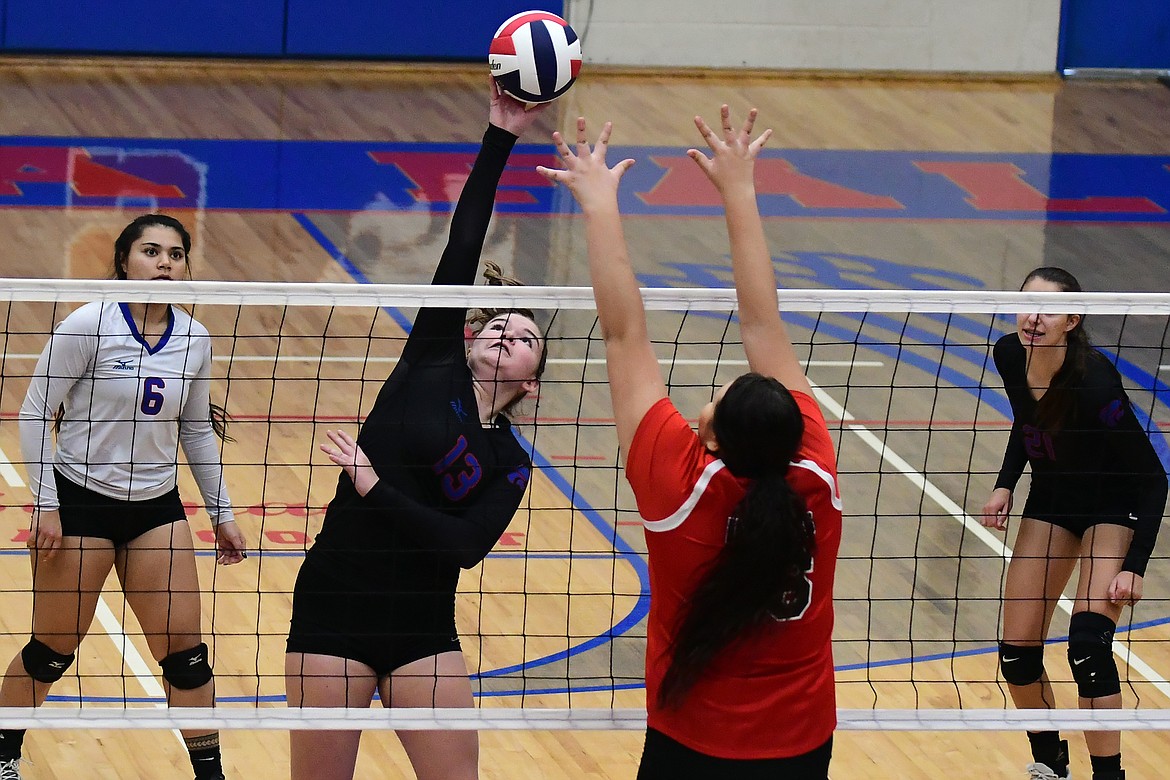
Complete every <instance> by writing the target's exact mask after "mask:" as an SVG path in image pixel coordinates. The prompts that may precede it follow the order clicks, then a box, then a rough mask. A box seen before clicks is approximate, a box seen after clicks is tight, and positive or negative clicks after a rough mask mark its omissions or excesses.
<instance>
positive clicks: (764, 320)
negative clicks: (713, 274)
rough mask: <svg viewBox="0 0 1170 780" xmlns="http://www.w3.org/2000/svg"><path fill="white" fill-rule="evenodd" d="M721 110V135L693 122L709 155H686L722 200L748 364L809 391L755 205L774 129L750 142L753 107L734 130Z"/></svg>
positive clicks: (699, 120)
mask: <svg viewBox="0 0 1170 780" xmlns="http://www.w3.org/2000/svg"><path fill="white" fill-rule="evenodd" d="M719 113H720V119H721V124H722V133H721V134H720V133H717V132H716V131H714V130H712V129H711V128H710V127H709V126H708V125H707V123H706V122H705V121H703V118H702V117H699V116H696V117H695V126H696V127H697V128H699V133H700V134H701V135H702V136H703V139H704V140H705V141H706V142H707V146H708V147H709V148H710V149H711V156H710V157H708V156H707V155H705V154H703V153H702V152H701V151H699V150H698V149H690V150H688V151H687V154H688V155H689V156H690V158H691V159H692V160H694V161H695V162H696V163H697V164H698V166H699V167H700V168H701V169H702V170H703V173H705V174H707V178H709V179H710V180H711V183H712V184H714V185H715V189H717V190H718V191H719V195H720V197H721V198H722V199H723V208H724V213H725V216H726V219H727V234H728V237H729V239H730V240H731V268H732V275H733V277H734V279H735V294H736V297H737V299H738V300H739V329H740V335H741V336H742V337H743V349H744V352H745V353H746V354H747V359H748V367H749V368H750V369H751V370H752V371H755V372H757V373H760V374H764V375H765V376H772V377H775V378H776V379H779V380H780V381H781V382H782V383H783V384H784V386H785V387H787V388H788V389H790V390H799V391H801V392H804V393H807V394H811V393H812V388H811V386H810V385H809V382H808V378H807V377H806V376H805V373H804V367H803V366H802V365H801V363H800V360H799V359H798V358H797V356H796V350H795V349H794V348H793V346H792V341H791V339H789V337H788V330H787V328H785V327H784V322H783V320H781V319H780V306H779V300H778V298H777V295H776V272H775V270H774V269H773V267H772V256H771V254H770V253H769V252H768V245H767V242H766V241H765V239H764V224H763V222H762V221H761V220H760V210H759V206H758V205H757V203H756V185H755V178H754V176H755V163H756V156H757V155H758V154H759V152H760V149H762V148H763V146H764V144H765V143H766V142H767V140H768V138H769V137H770V136H771V135H772V131H771V130H765V131H764V132H763V133H761V134H760V136H759V137H758V138H756V139H755V140H754V141H753V140H752V128H753V127H754V126H755V122H756V109H754V108H753V109H752V110H751V111H750V112H748V117H747V119H746V120H745V121H744V123H743V126H742V127H740V128H739V129H738V130H736V129H733V128H732V125H731V111H730V110H729V109H728V108H727V106H726V105H725V106H723V107H722V108H721V109H720V112H719Z"/></svg>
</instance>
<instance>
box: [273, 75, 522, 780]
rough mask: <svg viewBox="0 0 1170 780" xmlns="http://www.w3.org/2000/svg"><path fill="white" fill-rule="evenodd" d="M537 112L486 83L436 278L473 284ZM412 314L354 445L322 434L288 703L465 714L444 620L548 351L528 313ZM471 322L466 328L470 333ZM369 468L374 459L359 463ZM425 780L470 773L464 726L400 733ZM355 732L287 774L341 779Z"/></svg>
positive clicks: (298, 761)
mask: <svg viewBox="0 0 1170 780" xmlns="http://www.w3.org/2000/svg"><path fill="white" fill-rule="evenodd" d="M538 114H539V107H538V108H536V109H533V110H530V111H525V109H524V104H523V103H520V102H518V101H516V100H514V99H512V98H510V97H508V96H506V95H502V94H500V92H499V91H498V89H496V87H495V84H494V82H493V83H492V97H491V107H490V111H489V122H490V124H489V126H488V129H487V132H486V133H485V134H484V137H483V144H482V146H481V148H480V151H479V154H478V156H477V158H476V160H475V164H474V166H473V167H472V170H471V173H470V175H469V177H468V179H467V183H466V184H465V185H464V188H463V192H462V194H461V195H460V196H459V203H458V205H457V207H456V209H455V214H454V216H453V219H452V222H451V234H450V238H449V241H448V243H447V246H446V248H445V249H444V251H443V255H442V259H441V260H440V261H439V266H438V269H437V270H436V271H435V276H434V279H433V282H432V283H433V284H472V283H473V282H474V280H475V276H476V272H477V269H478V267H479V259H480V257H479V256H480V252H481V250H482V248H483V243H484V239H485V237H486V235H487V229H488V223H489V221H490V219H491V216H492V208H493V203H494V200H495V192H496V187H497V185H498V183H499V180H500V176H501V174H502V173H503V171H504V167H505V164H506V163H507V161H508V156H509V154H510V153H511V150H512V147H513V145H514V144H515V142H516V140H517V138H518V137H519V136H520V135H521V134H522V133H523V131H524V130H525V129H527V128H528V127H530V126H531V125H532V123H533V122H534V121H535V119H536V117H537V116H538ZM466 315H467V312H466V310H464V309H455V308H443V309H439V308H431V309H422V310H420V311H419V313H418V317H417V319H416V320H415V323H414V327H413V328H412V329H411V332H410V337H409V338H408V339H407V342H406V345H405V346H404V347H403V351H402V356H401V358H400V360H399V362H398V365H397V367H396V368H395V369H394V371H393V372H392V373H391V375H390V377H389V378H388V379H387V380H386V382H385V384H384V385H383V386H382V389H381V391H380V392H379V394H378V397H377V400H376V401H375V402H374V406H373V408H372V409H371V410H370V413H369V415H368V416H367V418H366V420H365V423H364V424H363V425H362V428H361V431H360V433H359V434H358V437H357V440H356V441H355V440H354V439H352V438H351V437H350V436H349V435H348V434H345V433H342V432H339V431H330V432H329V433H328V436H329V440H330V444H328V445H325V446H323V447H322V449H323V450H324V451H325V452H326V453H327V454H328V455H329V456H330V457H331V458H332V460H333V461H334V462H335V463H337V464H338V465H341V466H342V467H343V468H344V473H343V474H342V475H341V477H340V479H339V480H338V485H337V494H336V496H335V497H334V499H333V500H332V501H331V502H330V504H329V509H328V511H327V512H326V515H325V520H324V523H323V526H322V529H321V533H320V534H319V535H318V536H317V538H316V541H315V542H314V544H313V546H312V548H311V549H310V550H309V551H308V553H307V554H306V556H305V562H304V564H303V565H302V566H301V570H300V573H299V575H298V577H297V583H296V588H295V591H294V594H293V608H292V624H291V627H290V631H289V637H288V646H287V655H286V656H285V682H286V688H287V693H288V702H289V705H290V706H294V707H368V706H369V705H370V702H371V699H372V698H373V696H374V694H375V693H376V694H377V695H378V696H379V698H380V699H381V701H382V704H383V706H386V707H471V706H473V703H472V696H471V684H470V681H469V679H468V674H467V667H466V664H465V662H464V659H463V655H462V653H461V651H460V644H459V636H458V633H457V631H456V627H455V592H456V587H457V585H458V580H459V572H460V568H461V567H462V568H470V567H472V566H475V565H476V564H478V563H479V562H480V561H481V560H483V558H484V557H485V556H486V555H487V554H488V552H489V551H490V550H491V548H492V547H493V546H494V545H495V543H496V542H497V541H498V540H499V538H500V536H501V534H502V533H503V532H504V530H505V529H506V528H507V526H508V524H509V522H510V521H511V520H512V517H513V515H514V514H515V511H516V508H517V507H518V506H519V505H520V500H521V498H522V497H523V495H524V491H525V489H526V488H527V485H528V480H529V475H530V471H531V459H530V457H529V455H528V453H527V451H526V450H525V448H524V447H522V446H521V445H520V443H519V442H518V441H517V439H516V436H515V434H514V433H513V431H512V429H511V424H510V422H509V421H508V418H507V416H506V413H507V412H508V410H509V409H511V408H512V406H514V405H515V403H516V402H518V401H519V400H520V399H522V398H524V397H525V396H526V395H528V394H530V393H533V392H535V391H536V389H537V388H538V386H539V377H540V375H541V372H542V371H543V368H544V363H545V343H544V337H543V334H542V333H541V330H540V328H539V327H538V326H537V324H536V323H535V322H534V321H533V318H532V314H531V313H530V312H522V311H504V312H488V313H487V315H486V317H485V318H484V319H486V321H485V322H482V327H479V329H478V331H477V333H476V335H475V337H474V338H473V339H472V340H471V343H470V346H468V344H467V342H466V341H465V325H466V322H465V319H466ZM477 325H478V323H476V321H475V320H472V326H473V329H474V328H475V327H477ZM371 464H372V465H371ZM398 736H399V739H400V740H401V742H402V744H403V746H404V747H405V749H406V752H407V755H408V756H409V758H410V761H411V764H412V765H413V767H414V769H415V773H416V774H417V776H418V777H419V778H421V779H422V780H427V779H428V778H436V779H437V778H442V779H443V780H458V779H459V778H474V777H477V775H478V762H479V742H478V737H477V735H476V733H475V732H474V731H447V732H437V731H436V732H430V731H402V732H400V733H399V735H398ZM360 737H361V732H360V731H293V732H292V733H291V750H290V757H291V765H292V777H293V778H294V780H309V779H310V778H311V779H312V780H324V779H325V778H328V779H329V780H334V779H336V778H343V779H344V780H349V779H350V778H352V777H353V773H354V764H355V761H356V758H357V751H358V742H359V739H360Z"/></svg>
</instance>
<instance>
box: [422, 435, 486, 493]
mask: <svg viewBox="0 0 1170 780" xmlns="http://www.w3.org/2000/svg"><path fill="white" fill-rule="evenodd" d="M431 469H432V470H433V471H434V472H435V473H436V474H438V475H439V486H440V487H442V489H443V495H445V496H446V497H447V498H448V499H449V500H451V501H460V500H462V499H464V498H466V497H467V494H468V493H470V492H471V491H472V489H473V488H475V486H476V485H478V484H479V481H480V479H482V478H483V467H482V466H480V465H479V459H478V458H476V457H475V455H474V454H472V453H470V452H468V451H467V437H466V436H463V435H460V436H459V438H458V439H457V440H456V441H455V446H454V447H452V448H451V449H450V450H449V451H448V452H447V454H446V455H444V456H443V458H442V459H441V460H440V461H439V462H438V463H436V464H435V465H434V466H431Z"/></svg>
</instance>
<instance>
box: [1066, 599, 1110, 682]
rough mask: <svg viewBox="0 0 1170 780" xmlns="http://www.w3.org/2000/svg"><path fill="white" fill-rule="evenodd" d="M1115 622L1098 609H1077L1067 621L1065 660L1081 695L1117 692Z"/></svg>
mask: <svg viewBox="0 0 1170 780" xmlns="http://www.w3.org/2000/svg"><path fill="white" fill-rule="evenodd" d="M1116 628H1117V624H1116V623H1114V622H1113V621H1112V620H1110V619H1109V618H1107V617H1106V616H1105V615H1102V614H1100V613H1098V612H1078V613H1076V614H1075V615H1073V616H1072V620H1070V621H1069V624H1068V664H1069V666H1070V667H1071V668H1072V676H1073V679H1074V680H1076V683H1077V691H1078V692H1079V693H1080V695H1081V697H1082V698H1085V699H1099V698H1101V697H1102V696H1113V695H1114V694H1117V693H1121V679H1120V678H1119V677H1118V674H1117V659H1116V658H1114V657H1113V632H1114V630H1115V629H1116Z"/></svg>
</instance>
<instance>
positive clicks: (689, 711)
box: [626, 392, 841, 759]
mask: <svg viewBox="0 0 1170 780" xmlns="http://www.w3.org/2000/svg"><path fill="white" fill-rule="evenodd" d="M793 396H794V397H795V398H796V401H797V404H798V405H799V407H800V410H801V414H802V415H803V417H804V425H805V430H804V439H803V441H802V442H801V445H800V449H799V451H798V453H797V456H796V458H795V460H794V461H793V462H792V465H791V467H790V468H789V471H788V481H789V484H790V485H792V487H793V488H794V489H795V490H796V491H797V492H798V493H800V494H801V495H802V496H803V497H804V499H805V502H806V503H807V505H808V509H809V511H810V512H811V513H812V516H813V522H814V523H815V525H816V553H815V555H814V558H813V565H812V568H811V569H810V570H809V571H808V572H807V573H806V580H807V584H808V591H807V599H805V600H806V601H807V605H806V606H805V607H804V609H803V611H802V612H801V613H800V614H799V615H798V616H796V617H793V618H789V619H786V620H782V621H781V620H777V621H772V622H770V623H768V624H767V625H765V626H763V627H762V628H759V629H756V630H753V631H752V632H751V633H750V634H749V635H746V636H744V637H742V638H740V639H738V640H736V641H734V642H733V643H732V644H730V645H728V646H727V647H725V648H724V649H723V650H722V651H720V653H719V654H718V655H717V656H716V657H715V659H714V660H713V661H712V662H711V664H710V666H708V667H707V669H706V670H705V671H704V672H703V675H702V677H701V678H700V679H699V681H698V682H697V683H696V685H695V686H694V688H692V689H691V691H690V693H689V694H688V695H687V697H686V699H685V700H684V702H683V704H682V705H681V707H679V708H678V709H663V708H660V707H659V706H658V704H657V699H658V688H659V685H660V684H661V681H662V678H663V675H665V674H666V670H667V668H668V667H669V665H670V656H669V649H670V639H671V636H672V632H673V629H674V627H675V626H677V625H678V620H679V617H680V615H681V614H682V612H683V610H684V609H685V608H686V607H687V605H688V603H689V601H688V599H689V596H690V594H691V593H692V592H693V591H694V589H695V587H696V585H697V584H698V582H699V580H700V578H701V577H702V575H703V574H704V573H705V572H706V571H707V569H708V567H709V566H710V564H711V563H712V562H713V561H714V559H715V557H716V555H717V554H718V553H719V550H720V548H721V547H722V546H723V544H724V540H725V538H726V535H727V524H728V518H729V517H730V515H731V513H732V511H733V510H734V509H735V507H736V505H737V504H738V503H739V501H740V499H741V498H742V497H743V495H744V492H745V490H746V488H747V486H748V485H749V484H750V481H748V480H740V479H737V478H736V477H734V476H733V475H732V474H731V472H730V471H728V470H727V468H726V467H725V466H724V465H723V462H722V461H720V460H719V459H718V458H716V457H715V456H713V455H712V454H711V453H709V452H708V451H707V450H706V448H705V447H704V446H703V444H702V443H701V442H700V441H699V437H698V436H697V435H696V434H695V432H694V431H693V430H692V429H691V426H690V424H689V423H687V421H686V420H685V419H684V418H683V416H682V415H681V414H679V412H678V410H677V409H675V407H674V405H673V404H672V403H671V401H670V399H669V398H663V399H662V400H661V401H659V402H658V403H656V404H655V405H654V406H652V407H651V408H650V410H649V411H648V412H647V413H646V416H645V417H644V418H643V419H642V421H641V423H639V425H638V430H637V432H636V434H635V435H634V441H633V444H632V445H631V447H630V453H629V457H628V459H627V463H626V477H627V478H628V479H629V482H630V486H631V487H632V488H633V491H634V496H635V498H636V499H637V502H638V511H639V513H640V514H641V516H642V522H643V525H644V526H645V533H646V546H647V549H648V550H649V561H650V618H649V624H648V628H647V644H646V700H647V711H648V723H649V725H650V726H651V727H652V728H654V729H656V730H658V731H660V732H662V733H664V734H666V735H667V736H669V737H671V738H672V739H674V740H676V741H678V742H681V743H682V744H684V745H686V746H687V747H689V748H691V749H692V750H697V751H699V752H701V753H704V754H707V755H711V756H716V757H719V758H734V759H755V758H785V757H789V756H796V755H801V754H803V753H807V752H809V751H810V750H814V749H816V748H818V747H820V746H821V745H822V744H824V742H825V741H826V740H828V739H829V737H830V736H832V733H833V730H834V728H835V727H836V724H837V708H836V696H835V691H834V684H833V653H832V635H833V575H834V572H835V569H836V563H837V550H838V548H839V547H840V543H841V499H840V494H839V491H838V489H837V466H836V457H835V455H834V452H833V443H832V440H831V439H830V437H829V431H828V428H827V427H826V425H825V418H824V416H823V415H822V413H821V410H820V407H819V406H818V405H817V403H816V401H815V400H813V399H812V398H810V397H809V396H807V395H805V394H803V393H799V392H794V393H793ZM802 595H803V594H802Z"/></svg>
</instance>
